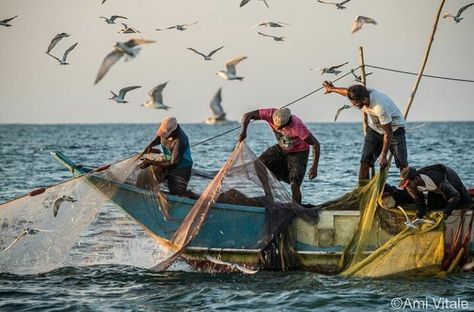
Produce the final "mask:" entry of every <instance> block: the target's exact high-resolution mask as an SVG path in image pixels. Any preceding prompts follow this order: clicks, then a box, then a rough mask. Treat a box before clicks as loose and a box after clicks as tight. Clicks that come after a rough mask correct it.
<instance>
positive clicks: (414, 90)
mask: <svg viewBox="0 0 474 312" xmlns="http://www.w3.org/2000/svg"><path fill="white" fill-rule="evenodd" d="M444 2H445V0H441V3H440V4H439V8H438V12H436V16H435V21H434V24H433V30H432V32H431V36H430V38H429V41H428V47H427V48H426V51H425V56H424V58H423V62H422V63H421V67H420V71H419V72H418V77H417V78H416V82H415V85H414V86H413V90H412V92H411V94H410V98H409V99H408V103H407V105H406V107H405V112H404V113H403V116H404V117H405V119H406V118H407V117H408V112H409V111H410V107H411V104H412V103H413V99H414V98H415V94H416V91H417V90H418V86H419V85H420V81H421V77H422V76H423V72H424V70H425V66H426V62H427V61H428V57H429V55H430V50H431V44H432V43H433V39H434V35H435V33H436V29H437V28H438V21H439V16H440V15H441V10H442V9H443V6H444Z"/></svg>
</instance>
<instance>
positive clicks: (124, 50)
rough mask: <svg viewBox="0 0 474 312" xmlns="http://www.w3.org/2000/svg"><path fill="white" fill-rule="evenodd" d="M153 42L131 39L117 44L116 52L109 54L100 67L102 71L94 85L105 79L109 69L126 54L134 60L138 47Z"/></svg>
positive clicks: (99, 72)
mask: <svg viewBox="0 0 474 312" xmlns="http://www.w3.org/2000/svg"><path fill="white" fill-rule="evenodd" d="M153 42H155V41H153V40H146V39H130V40H128V41H126V42H117V43H116V44H115V45H114V50H113V51H112V52H110V53H109V54H107V56H106V57H105V58H104V60H103V61H102V64H101V65H100V69H99V71H98V73H97V76H96V78H95V82H94V84H97V83H98V82H99V81H100V80H101V79H102V78H104V76H105V74H107V72H108V71H109V69H110V68H111V67H112V65H114V64H115V63H117V61H118V60H119V59H120V58H121V57H122V56H123V55H124V54H126V55H127V56H129V57H131V58H133V57H135V56H136V55H137V53H138V51H139V50H140V49H139V48H135V47H136V46H137V45H140V44H145V43H153Z"/></svg>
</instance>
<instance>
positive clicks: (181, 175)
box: [165, 167, 192, 195]
mask: <svg viewBox="0 0 474 312" xmlns="http://www.w3.org/2000/svg"><path fill="white" fill-rule="evenodd" d="M191 173H192V168H191V167H189V168H179V169H172V170H170V171H168V172H167V173H166V175H165V180H166V181H167V182H168V190H169V191H170V193H171V194H173V195H183V194H185V193H186V190H187V189H188V183H189V179H191Z"/></svg>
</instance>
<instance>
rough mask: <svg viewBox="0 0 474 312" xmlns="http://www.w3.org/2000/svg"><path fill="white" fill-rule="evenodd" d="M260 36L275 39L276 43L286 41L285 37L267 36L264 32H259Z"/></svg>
mask: <svg viewBox="0 0 474 312" xmlns="http://www.w3.org/2000/svg"><path fill="white" fill-rule="evenodd" d="M258 34H259V35H261V36H264V37H270V38H273V40H275V41H285V37H277V36H272V35H267V34H264V33H262V32H259V31H258Z"/></svg>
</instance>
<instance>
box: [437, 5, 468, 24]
mask: <svg viewBox="0 0 474 312" xmlns="http://www.w3.org/2000/svg"><path fill="white" fill-rule="evenodd" d="M471 5H474V2H473V3H469V4H467V5H465V6H463V7H462V8H460V9H459V11H458V13H457V14H456V16H453V15H452V14H450V13H446V14H444V16H443V18H448V17H451V18H452V19H453V20H454V21H455V22H456V24H457V23H459V22H460V21H462V20H463V19H464V17H461V14H462V13H463V12H464V11H465V10H466V9H467V8H468V7H470V6H471Z"/></svg>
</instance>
